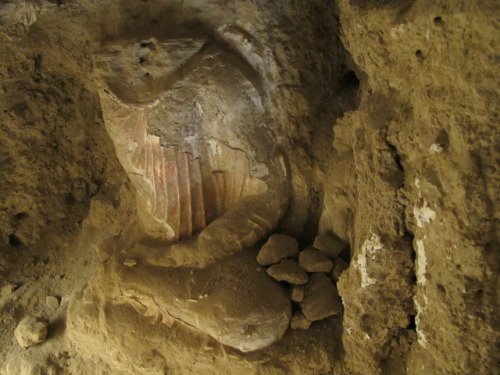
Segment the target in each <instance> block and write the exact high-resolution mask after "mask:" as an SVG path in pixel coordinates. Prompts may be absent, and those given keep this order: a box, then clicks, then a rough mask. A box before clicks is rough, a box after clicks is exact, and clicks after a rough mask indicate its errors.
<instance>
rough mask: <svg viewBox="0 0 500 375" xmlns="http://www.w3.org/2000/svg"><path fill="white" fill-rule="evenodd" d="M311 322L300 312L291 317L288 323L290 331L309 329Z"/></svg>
mask: <svg viewBox="0 0 500 375" xmlns="http://www.w3.org/2000/svg"><path fill="white" fill-rule="evenodd" d="M311 324H312V322H311V321H310V320H307V318H306V317H305V316H304V314H303V313H302V312H300V311H299V312H297V313H295V314H294V315H293V316H292V320H291V322H290V328H291V329H309V327H311Z"/></svg>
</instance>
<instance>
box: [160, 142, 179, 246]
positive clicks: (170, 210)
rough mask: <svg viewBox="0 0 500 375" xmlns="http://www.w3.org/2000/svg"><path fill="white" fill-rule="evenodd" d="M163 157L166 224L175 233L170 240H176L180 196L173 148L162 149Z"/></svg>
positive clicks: (177, 237)
mask: <svg viewBox="0 0 500 375" xmlns="http://www.w3.org/2000/svg"><path fill="white" fill-rule="evenodd" d="M163 156H164V160H165V164H164V165H165V183H166V186H167V222H168V223H169V224H170V226H171V227H172V229H173V231H174V233H175V235H174V238H172V239H173V240H176V239H179V230H180V194H179V175H178V173H177V161H176V156H177V155H176V152H175V148H174V147H172V146H166V147H165V148H164V149H163Z"/></svg>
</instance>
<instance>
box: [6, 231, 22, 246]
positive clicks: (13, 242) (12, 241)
mask: <svg viewBox="0 0 500 375" xmlns="http://www.w3.org/2000/svg"><path fill="white" fill-rule="evenodd" d="M22 244H23V242H22V241H21V239H20V238H19V237H17V236H16V235H15V234H14V233H11V234H10V235H9V245H10V246H12V247H19V246H21V245H22Z"/></svg>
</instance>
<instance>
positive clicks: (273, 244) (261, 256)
mask: <svg viewBox="0 0 500 375" xmlns="http://www.w3.org/2000/svg"><path fill="white" fill-rule="evenodd" d="M298 254H299V244H298V243H297V240H296V239H295V238H293V237H290V236H287V235H285V234H273V235H272V236H270V237H269V239H268V240H267V242H266V244H265V245H264V246H262V248H261V249H260V251H259V253H258V254H257V263H259V264H260V265H261V266H268V265H270V264H275V263H278V262H279V261H280V260H282V259H284V258H288V257H292V258H294V257H296V256H297V255H298Z"/></svg>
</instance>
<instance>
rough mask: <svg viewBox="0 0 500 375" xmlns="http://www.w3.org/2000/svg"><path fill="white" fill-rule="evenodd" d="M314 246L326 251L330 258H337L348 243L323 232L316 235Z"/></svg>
mask: <svg viewBox="0 0 500 375" xmlns="http://www.w3.org/2000/svg"><path fill="white" fill-rule="evenodd" d="M313 246H314V247H315V248H316V249H318V250H319V251H321V252H323V253H325V254H326V255H327V256H328V257H329V258H336V257H338V256H339V254H340V253H341V252H342V250H344V249H345V247H346V246H347V244H346V243H345V242H344V241H342V240H341V239H339V238H336V237H332V236H329V235H327V234H321V235H319V236H316V238H315V239H314V243H313Z"/></svg>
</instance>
